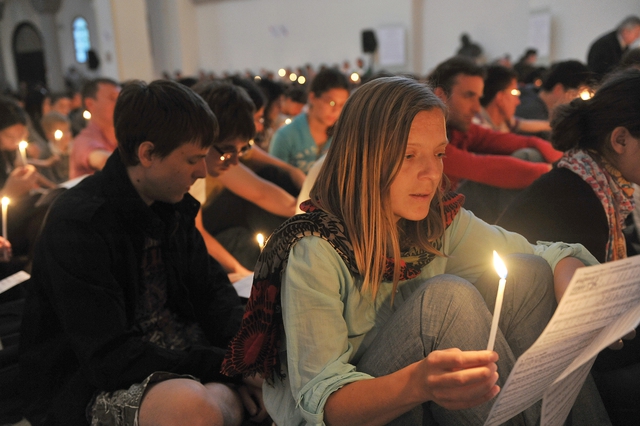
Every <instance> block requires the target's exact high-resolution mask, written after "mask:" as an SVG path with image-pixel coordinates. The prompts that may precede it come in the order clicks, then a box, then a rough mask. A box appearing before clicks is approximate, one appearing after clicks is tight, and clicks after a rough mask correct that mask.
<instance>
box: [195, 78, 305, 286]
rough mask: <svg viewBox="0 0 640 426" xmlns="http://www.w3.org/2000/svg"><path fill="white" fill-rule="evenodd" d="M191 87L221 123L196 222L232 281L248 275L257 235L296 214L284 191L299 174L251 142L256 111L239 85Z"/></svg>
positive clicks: (291, 187) (298, 181) (296, 187)
mask: <svg viewBox="0 0 640 426" xmlns="http://www.w3.org/2000/svg"><path fill="white" fill-rule="evenodd" d="M194 90H195V91H196V93H198V94H199V95H200V96H202V98H203V99H204V100H205V102H207V104H208V105H209V107H210V108H211V110H212V111H213V112H214V114H215V115H216V117H217V118H218V123H219V125H220V133H219V135H218V137H217V138H216V141H215V142H214V144H213V148H212V149H211V151H209V155H208V156H207V170H208V173H209V176H210V178H208V179H207V182H206V194H207V195H206V197H205V196H204V194H203V195H201V196H200V197H201V202H202V204H203V209H202V214H200V215H198V217H197V218H196V226H198V229H200V231H201V232H202V235H203V237H204V240H205V243H206V244H207V248H208V249H209V253H210V254H211V255H212V256H214V257H215V258H216V259H217V260H218V261H219V262H220V263H221V264H222V266H223V267H224V268H225V270H226V271H227V272H228V273H229V274H230V278H231V279H232V280H235V279H238V278H241V277H243V276H246V275H248V274H250V270H251V269H253V266H254V265H255V262H256V260H257V258H258V255H259V254H260V249H259V246H258V245H257V244H256V240H255V237H256V234H257V233H262V234H263V235H269V234H270V233H271V232H272V231H273V230H274V229H275V228H276V227H277V226H278V225H279V224H280V223H282V222H283V221H284V220H285V219H286V218H287V217H290V216H292V215H293V214H294V213H295V198H294V196H293V195H291V194H290V193H289V191H293V192H295V193H297V191H298V190H299V186H300V185H301V182H302V180H304V174H303V173H302V172H301V171H300V170H298V169H296V168H295V167H293V166H291V165H290V164H287V163H284V162H283V161H281V160H279V159H277V158H274V157H272V156H270V155H268V154H267V153H266V152H264V151H263V150H262V149H260V148H259V147H257V146H253V140H252V138H253V137H254V134H255V122H254V111H255V109H254V104H253V102H252V100H251V98H250V97H249V96H250V95H248V94H247V92H246V91H245V89H244V88H243V87H239V86H236V85H232V84H230V83H226V82H220V81H213V82H203V83H200V84H198V85H196V86H194ZM240 158H242V159H243V160H244V159H247V158H248V159H249V160H250V161H251V163H252V165H253V166H254V167H256V169H258V171H257V172H254V171H252V170H251V169H250V168H249V167H247V166H246V165H245V164H243V163H241V162H240V161H239V159H240ZM298 175H299V176H298ZM198 186H200V184H199V185H198ZM196 190H197V188H196ZM194 192H195V191H194ZM194 192H192V194H193V193H194ZM200 192H201V193H204V192H205V189H204V188H202V189H201V190H200ZM205 198H206V202H205V201H204V199H205Z"/></svg>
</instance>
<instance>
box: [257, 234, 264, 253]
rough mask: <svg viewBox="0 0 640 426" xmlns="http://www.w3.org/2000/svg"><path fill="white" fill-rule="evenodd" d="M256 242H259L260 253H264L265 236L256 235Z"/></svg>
mask: <svg viewBox="0 0 640 426" xmlns="http://www.w3.org/2000/svg"><path fill="white" fill-rule="evenodd" d="M256 240H258V246H260V251H262V249H263V248H264V235H262V234H258V235H256Z"/></svg>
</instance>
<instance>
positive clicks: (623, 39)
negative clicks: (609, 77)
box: [587, 16, 640, 80]
mask: <svg viewBox="0 0 640 426" xmlns="http://www.w3.org/2000/svg"><path fill="white" fill-rule="evenodd" d="M638 37H640V17H637V16H627V17H626V18H625V19H624V20H623V21H622V22H621V23H620V25H618V28H616V30H615V31H612V32H610V33H607V34H605V35H603V36H601V37H599V38H598V39H597V40H596V41H594V42H593V44H592V45H591V46H590V47H589V53H588V54H587V65H588V66H589V69H590V70H591V71H592V72H593V73H594V74H595V76H596V78H597V79H598V80H600V79H602V77H603V76H604V75H605V74H606V73H607V72H609V71H611V70H612V69H613V68H614V67H615V66H616V65H618V62H620V59H621V58H622V55H623V54H624V52H626V51H627V49H628V48H629V46H630V45H632V44H633V43H634V42H635V41H636V40H637V39H638Z"/></svg>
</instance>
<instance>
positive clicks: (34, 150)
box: [24, 85, 51, 159]
mask: <svg viewBox="0 0 640 426" xmlns="http://www.w3.org/2000/svg"><path fill="white" fill-rule="evenodd" d="M24 110H25V111H26V113H27V116H28V118H27V128H28V130H29V142H30V143H29V147H28V151H27V152H28V154H29V157H31V158H38V159H40V158H41V153H43V152H47V151H48V150H47V149H46V148H47V137H46V135H45V133H44V129H43V128H42V124H41V121H42V117H44V116H45V115H47V114H48V113H49V111H51V95H50V94H49V91H48V90H47V89H46V88H45V87H44V86H41V85H37V86H34V87H32V88H31V89H30V90H29V91H28V92H27V95H26V96H25V99H24Z"/></svg>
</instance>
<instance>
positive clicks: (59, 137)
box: [53, 129, 62, 141]
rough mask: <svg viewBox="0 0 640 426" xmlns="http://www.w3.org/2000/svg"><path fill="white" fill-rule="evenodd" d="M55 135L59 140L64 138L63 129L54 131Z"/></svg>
mask: <svg viewBox="0 0 640 426" xmlns="http://www.w3.org/2000/svg"><path fill="white" fill-rule="evenodd" d="M53 137H54V138H56V140H57V141H59V140H60V139H62V130H60V129H58V130H56V131H55V132H53Z"/></svg>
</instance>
